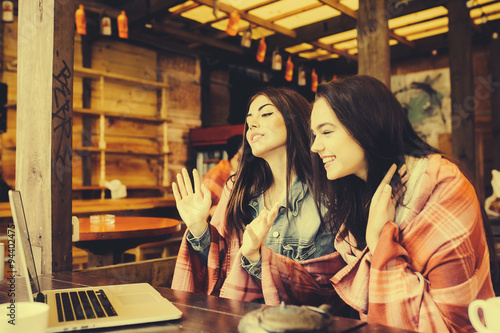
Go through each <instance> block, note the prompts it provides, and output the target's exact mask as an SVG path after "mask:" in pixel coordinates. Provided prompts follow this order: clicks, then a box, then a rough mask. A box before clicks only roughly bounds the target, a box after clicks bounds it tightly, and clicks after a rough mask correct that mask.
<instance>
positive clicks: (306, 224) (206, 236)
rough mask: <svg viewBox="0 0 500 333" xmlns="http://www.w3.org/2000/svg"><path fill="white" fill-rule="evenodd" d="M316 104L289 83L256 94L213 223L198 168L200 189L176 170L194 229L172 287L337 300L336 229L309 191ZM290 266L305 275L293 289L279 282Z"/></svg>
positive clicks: (245, 296) (182, 207) (275, 298)
mask: <svg viewBox="0 0 500 333" xmlns="http://www.w3.org/2000/svg"><path fill="white" fill-rule="evenodd" d="M310 110H311V108H310V104H309V103H308V102H307V101H306V100H305V98H303V97H302V96H301V95H299V94H298V93H297V92H295V91H293V90H290V89H286V88H266V89H264V90H262V91H261V92H259V93H257V94H256V95H255V96H254V97H252V99H251V100H250V103H249V109H248V114H247V122H246V126H245V136H244V142H243V154H242V159H241V161H240V164H239V168H238V171H237V173H236V175H234V176H233V177H232V178H230V179H229V180H228V182H227V186H226V188H225V191H224V193H223V195H222V198H221V201H220V202H219V205H218V206H217V209H216V211H215V213H214V216H213V218H212V220H211V221H210V223H207V216H208V209H209V208H210V192H209V191H208V190H207V189H206V188H205V187H204V186H203V185H202V184H200V182H199V176H198V173H197V171H196V170H194V171H193V179H194V190H193V186H192V184H191V180H190V177H189V175H188V173H187V171H186V170H185V169H184V170H183V171H182V174H179V175H177V183H174V184H173V192H174V195H175V198H176V203H177V208H178V210H179V213H180V215H181V218H182V219H183V220H184V221H185V223H186V225H187V228H188V230H187V231H186V235H185V239H183V242H182V245H181V249H180V251H179V255H178V257H177V263H176V268H175V272H174V278H173V282H172V288H173V289H180V290H187V291H191V292H199V293H206V294H211V295H220V296H222V297H228V298H235V299H240V300H247V301H254V300H258V299H264V301H265V302H266V303H267V304H279V303H280V301H285V302H286V303H300V304H303V303H307V304H315V305H319V304H322V303H325V302H327V301H328V300H332V299H336V300H337V298H336V295H335V293H334V291H333V289H332V288H331V286H329V285H328V284H329V283H328V278H329V277H330V276H331V274H332V272H331V271H330V267H329V265H327V264H326V263H327V262H328V260H330V258H331V255H332V254H333V253H334V252H335V249H334V246H333V237H332V236H333V233H332V231H330V230H328V229H326V228H324V227H323V226H322V223H321V218H320V216H319V214H318V209H317V207H316V203H315V200H313V198H312V196H311V193H310V191H309V184H310V182H311V176H310V170H311V159H310V156H309V147H308V143H309V127H308V121H309V117H310ZM319 266H321V267H323V268H318V267H319ZM311 269H314V270H315V273H314V274H310V273H309V270H311ZM321 270H324V274H322V273H321ZM285 271H287V272H288V273H290V272H292V273H291V274H292V275H293V274H295V275H296V274H299V275H300V277H299V276H295V278H297V279H295V280H296V283H291V284H290V285H289V286H288V287H286V288H285V287H284V286H283V284H282V283H278V280H277V279H278V277H280V276H282V275H286V274H287V273H285ZM249 273H250V274H249ZM306 280H307V281H308V283H309V282H313V283H314V284H316V285H317V287H318V292H317V293H315V294H314V295H312V296H311V294H307V296H304V297H303V296H302V295H303V290H301V283H300V281H306ZM323 286H325V287H326V290H322V287H323Z"/></svg>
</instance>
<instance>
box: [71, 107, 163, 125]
mask: <svg viewBox="0 0 500 333" xmlns="http://www.w3.org/2000/svg"><path fill="white" fill-rule="evenodd" d="M73 112H74V113H79V114H85V115H91V116H96V117H98V116H100V115H104V116H105V117H109V118H122V119H126V120H142V121H149V122H153V123H163V122H165V121H166V122H168V123H171V122H172V120H170V119H167V118H161V117H151V116H141V115H137V114H123V113H114V112H110V111H103V110H95V109H85V108H75V107H74V108H73Z"/></svg>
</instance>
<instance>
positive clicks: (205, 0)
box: [194, 0, 297, 38]
mask: <svg viewBox="0 0 500 333" xmlns="http://www.w3.org/2000/svg"><path fill="white" fill-rule="evenodd" d="M194 1H196V2H197V3H199V4H202V5H205V6H209V7H213V5H214V1H213V0H194ZM217 8H218V9H219V10H221V11H223V12H225V13H226V14H228V15H229V14H230V13H231V12H232V11H233V10H235V9H236V8H234V7H232V6H229V5H226V4H224V3H221V2H217ZM236 10H237V9H236ZM238 12H239V13H240V16H241V18H242V19H244V20H246V21H248V22H250V23H254V24H257V25H259V26H261V27H263V28H266V29H269V30H271V31H275V32H278V33H280V34H282V35H286V36H289V37H292V38H295V37H296V36H297V35H296V33H295V31H293V30H290V29H286V28H283V27H281V26H279V25H277V24H274V23H271V22H268V21H266V20H263V19H261V18H259V17H257V16H255V15H252V14H249V13H246V12H242V11H239V10H238Z"/></svg>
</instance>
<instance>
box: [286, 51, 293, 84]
mask: <svg viewBox="0 0 500 333" xmlns="http://www.w3.org/2000/svg"><path fill="white" fill-rule="evenodd" d="M292 78H293V62H292V57H291V56H290V57H288V60H287V61H286V70H285V80H287V81H288V82H290V81H292Z"/></svg>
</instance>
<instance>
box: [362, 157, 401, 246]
mask: <svg viewBox="0 0 500 333" xmlns="http://www.w3.org/2000/svg"><path fill="white" fill-rule="evenodd" d="M396 168H397V166H396V164H393V165H391V167H390V168H389V171H387V173H386V174H385V177H384V179H382V182H380V185H379V186H378V188H377V190H376V191H375V194H374V195H373V198H372V201H371V203H370V211H369V213H368V224H367V226H366V244H367V245H368V248H369V249H370V251H371V252H372V253H373V252H374V251H375V248H376V247H377V243H378V240H379V238H380V233H381V232H382V229H383V227H384V225H385V224H386V223H387V222H388V221H394V217H395V215H396V204H397V202H398V201H399V199H400V198H401V197H402V196H403V195H404V193H405V191H406V187H405V183H406V182H407V181H408V179H409V178H410V175H409V174H408V173H407V172H406V171H407V169H406V164H404V165H403V166H402V167H401V168H400V169H399V171H398V172H399V176H400V177H401V186H400V188H398V189H397V190H396V193H395V194H394V195H393V194H392V187H391V185H389V183H390V182H391V179H392V176H394V173H395V172H396Z"/></svg>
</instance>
